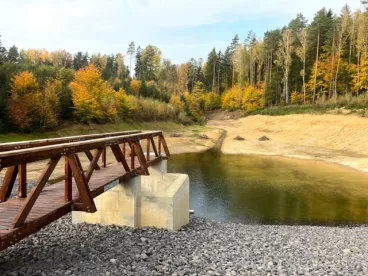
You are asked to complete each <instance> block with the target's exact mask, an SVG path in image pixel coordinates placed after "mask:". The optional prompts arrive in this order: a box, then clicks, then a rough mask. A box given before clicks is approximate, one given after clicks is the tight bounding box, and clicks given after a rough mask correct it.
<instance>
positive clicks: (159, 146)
mask: <svg viewBox="0 0 368 276" xmlns="http://www.w3.org/2000/svg"><path fill="white" fill-rule="evenodd" d="M161 144H162V142H161V136H158V155H161Z"/></svg>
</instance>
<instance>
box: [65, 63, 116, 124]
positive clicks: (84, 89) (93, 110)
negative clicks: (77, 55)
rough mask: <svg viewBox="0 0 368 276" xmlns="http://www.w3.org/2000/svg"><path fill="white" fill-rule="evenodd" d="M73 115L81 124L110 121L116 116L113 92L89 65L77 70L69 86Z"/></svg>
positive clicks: (98, 72) (93, 67)
mask: <svg viewBox="0 0 368 276" xmlns="http://www.w3.org/2000/svg"><path fill="white" fill-rule="evenodd" d="M69 88H70V90H71V91H72V96H73V104H74V114H75V116H76V118H77V119H78V120H79V121H81V122H83V123H90V122H92V121H97V122H106V121H111V120H113V119H115V118H116V116H117V109H116V98H115V91H114V90H113V89H112V87H111V86H110V85H109V83H108V82H107V81H104V80H103V79H102V78H101V72H100V71H99V70H98V69H97V68H96V67H95V66H94V65H93V64H92V63H91V64H89V65H88V66H87V67H85V68H82V69H79V70H78V71H77V72H76V73H75V75H74V80H73V81H72V82H71V83H70V85H69Z"/></svg>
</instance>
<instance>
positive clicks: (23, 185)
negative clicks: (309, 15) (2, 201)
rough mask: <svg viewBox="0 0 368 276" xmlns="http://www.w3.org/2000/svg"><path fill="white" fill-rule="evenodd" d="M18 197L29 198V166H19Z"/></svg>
mask: <svg viewBox="0 0 368 276" xmlns="http://www.w3.org/2000/svg"><path fill="white" fill-rule="evenodd" d="M18 197H20V198H26V197H27V164H20V165H19V166H18Z"/></svg>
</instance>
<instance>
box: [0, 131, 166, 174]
mask: <svg viewBox="0 0 368 276" xmlns="http://www.w3.org/2000/svg"><path fill="white" fill-rule="evenodd" d="M159 135H162V132H161V131H153V132H145V133H138V134H131V135H122V136H117V137H107V138H101V139H92V140H88V141H81V142H73V143H66V144H57V145H50V146H44V147H34V148H28V149H20V150H13V151H5V152H0V168H5V167H11V166H14V165H20V164H22V163H31V162H36V161H41V160H45V159H49V158H56V157H60V156H65V155H71V154H74V153H79V152H84V151H85V150H93V149H96V148H102V147H109V146H110V145H120V144H122V143H131V142H137V141H139V140H142V139H147V138H149V137H156V136H159Z"/></svg>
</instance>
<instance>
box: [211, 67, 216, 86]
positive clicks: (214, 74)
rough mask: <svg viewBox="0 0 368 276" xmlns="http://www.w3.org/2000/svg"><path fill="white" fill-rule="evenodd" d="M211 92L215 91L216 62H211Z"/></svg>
mask: <svg viewBox="0 0 368 276" xmlns="http://www.w3.org/2000/svg"><path fill="white" fill-rule="evenodd" d="M212 79H213V80H212V92H215V81H216V63H215V62H214V63H213V78H212Z"/></svg>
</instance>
